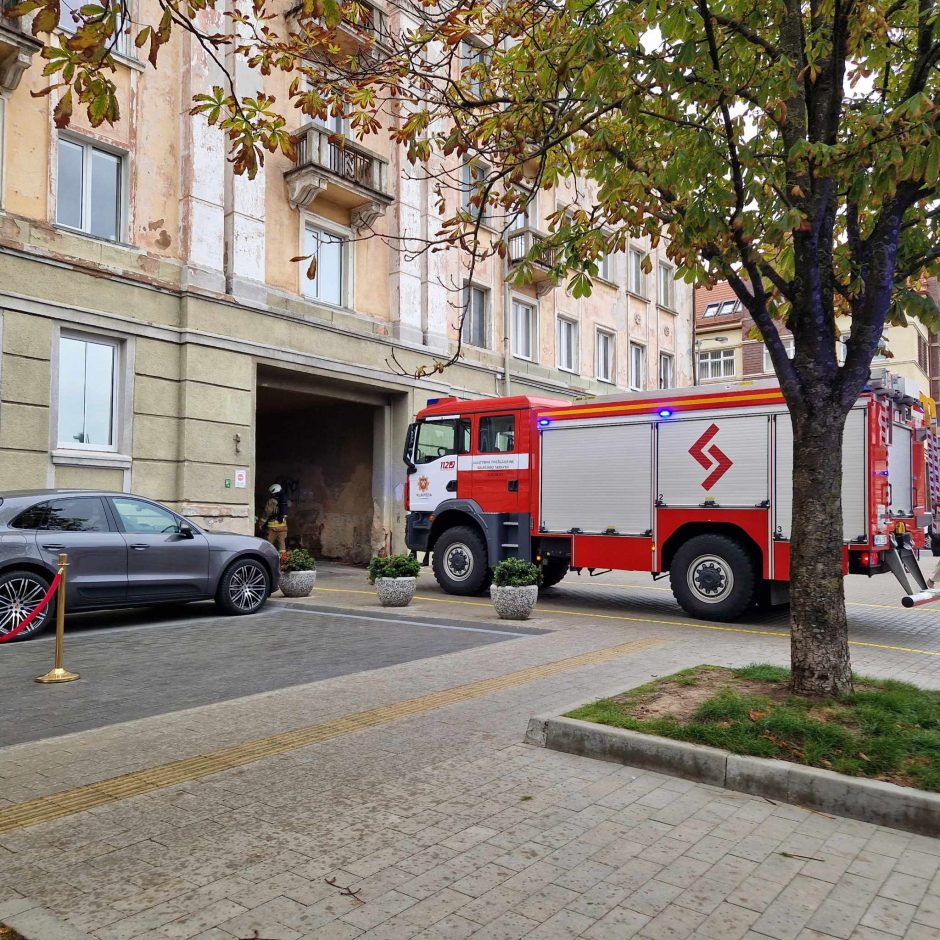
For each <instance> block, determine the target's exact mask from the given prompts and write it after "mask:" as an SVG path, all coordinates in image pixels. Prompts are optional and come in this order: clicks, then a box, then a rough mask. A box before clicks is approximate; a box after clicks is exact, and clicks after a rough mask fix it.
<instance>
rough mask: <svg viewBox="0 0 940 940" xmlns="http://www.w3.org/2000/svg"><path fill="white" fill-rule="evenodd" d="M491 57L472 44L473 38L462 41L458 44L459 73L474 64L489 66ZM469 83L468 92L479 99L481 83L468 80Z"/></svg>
mask: <svg viewBox="0 0 940 940" xmlns="http://www.w3.org/2000/svg"><path fill="white" fill-rule="evenodd" d="M491 59H492V55H491V53H490V51H489V50H488V49H486V48H485V47H484V46H482V45H480V43H478V42H474V41H473V38H467V39H464V40H463V42H461V44H460V66H461V72H462V71H463V70H464V69H467V68H470V67H471V66H472V65H473V64H474V63H475V62H482V63H484V64H489V62H490V60H491ZM468 81H469V82H470V91H471V92H473V94H474V95H476V96H477V97H478V98H479V97H480V88H481V82H480V81H479V80H478V79H472V78H471V79H468Z"/></svg>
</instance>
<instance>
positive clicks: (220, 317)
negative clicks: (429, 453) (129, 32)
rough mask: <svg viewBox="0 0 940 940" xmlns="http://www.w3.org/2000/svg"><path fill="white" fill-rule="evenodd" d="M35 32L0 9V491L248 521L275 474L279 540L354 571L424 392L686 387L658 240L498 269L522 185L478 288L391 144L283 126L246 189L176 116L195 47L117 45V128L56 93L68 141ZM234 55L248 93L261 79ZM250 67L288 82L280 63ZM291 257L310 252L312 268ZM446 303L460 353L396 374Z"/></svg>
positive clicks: (328, 129) (682, 328) (280, 89)
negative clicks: (283, 526)
mask: <svg viewBox="0 0 940 940" xmlns="http://www.w3.org/2000/svg"><path fill="white" fill-rule="evenodd" d="M152 2H153V0H140V4H141V6H146V5H147V4H150V3H152ZM154 6H155V4H154ZM66 7H67V5H66V4H63V10H66ZM285 9H287V4H285ZM374 12H375V17H376V22H379V21H381V22H382V24H383V28H388V29H396V28H401V24H400V22H399V21H398V19H397V18H398V17H400V16H401V14H400V13H399V12H395V11H393V10H392V9H391V8H389V10H387V11H386V10H383V9H381V8H380V7H376V8H375V11H374ZM62 28H63V29H68V22H67V20H66V17H65V16H63V20H62ZM37 49H38V44H37V43H36V42H35V40H33V39H32V38H31V37H30V36H29V35H28V34H27V33H26V32H25V31H24V28H23V26H22V24H21V23H20V22H17V21H6V22H4V23H3V24H2V26H0V84H2V95H0V130H2V141H3V145H2V160H0V344H2V346H0V348H2V358H0V490H3V489H13V488H16V489H21V488H34V487H46V486H55V487H102V488H106V489H110V490H120V491H128V492H135V493H138V494H141V495H145V496H148V497H152V498H155V499H158V500H161V501H163V502H166V503H168V504H170V505H172V506H173V507H175V508H177V509H178V510H179V511H181V512H184V513H186V514H188V515H190V516H191V517H193V518H194V519H195V520H196V521H198V522H200V523H202V524H204V525H207V526H209V527H214V528H224V529H229V530H236V531H243V532H248V531H251V530H252V528H253V525H254V514H255V512H256V507H257V506H258V505H259V501H260V500H261V496H262V493H263V492H264V490H265V489H266V487H267V486H268V485H269V484H270V483H272V482H275V481H278V482H282V483H283V484H284V485H286V486H287V487H288V490H289V492H290V495H291V516H290V518H291V537H290V541H291V542H292V543H294V544H304V545H305V546H307V547H309V548H311V549H312V550H313V551H315V552H317V553H318V554H319V555H321V556H323V557H332V558H340V559H345V560H351V561H362V560H364V559H365V558H366V557H368V555H369V554H370V553H371V552H373V551H377V550H381V549H383V548H384V549H389V548H399V547H401V544H402V542H401V533H402V529H403V522H404V508H403V482H404V474H403V466H402V463H401V459H400V454H401V449H402V444H403V439H404V432H405V429H406V426H407V424H408V422H409V421H410V420H411V418H412V416H413V415H414V413H415V412H416V411H417V410H418V409H419V408H421V407H423V405H424V403H425V401H426V400H427V399H428V398H431V397H438V396H441V395H447V394H455V395H458V396H461V397H467V398H470V397H480V396H494V395H502V394H506V393H512V394H527V393H531V394H538V395H555V396H558V397H560V398H568V397H573V396H577V395H591V394H607V393H609V392H611V391H615V390H617V389H630V388H636V389H646V388H656V387H658V386H660V385H665V386H680V385H686V384H689V383H690V382H691V381H692V349H693V323H692V321H693V296H692V290H691V288H690V287H688V286H687V285H686V284H684V283H683V282H681V281H677V280H676V279H675V271H674V268H673V267H672V265H671V263H670V262H669V260H668V259H667V258H666V256H665V253H664V252H663V250H662V248H659V249H656V250H653V251H652V252H650V248H649V245H648V244H646V243H642V242H638V243H636V244H634V245H631V246H630V247H629V249H628V250H627V251H626V252H625V253H622V254H619V255H617V256H612V257H610V258H607V259H604V260H603V262H602V264H601V276H600V278H599V279H598V281H597V283H596V286H595V289H594V292H593V294H592V296H591V297H589V298H581V299H575V298H573V297H572V296H570V295H569V294H568V292H566V290H565V287H564V284H557V283H555V281H554V280H552V278H551V277H550V276H549V271H548V270H547V269H543V268H538V266H537V271H536V274H535V275H534V277H533V278H532V279H531V281H530V282H529V283H527V284H525V285H522V286H517V285H516V284H514V283H513V279H512V275H513V272H514V270H515V269H516V266H517V265H518V263H519V261H520V260H521V259H522V258H523V257H524V255H525V253H526V251H527V250H528V248H529V247H530V246H531V245H532V243H533V241H534V240H537V239H538V238H539V237H540V233H541V231H542V229H543V228H544V227H545V221H544V220H545V219H546V218H547V216H548V215H549V213H551V212H554V211H555V210H556V208H557V207H558V206H559V205H562V204H564V201H565V199H566V198H568V194H567V193H566V192H565V191H564V190H560V191H558V192H549V193H544V192H543V193H539V194H538V195H537V197H536V198H535V199H534V200H533V203H532V204H531V205H530V206H529V209H528V211H527V213H526V216H525V218H520V219H518V220H515V221H514V223H513V230H512V232H511V233H510V236H509V252H508V255H509V256H508V258H506V259H499V258H496V257H493V258H489V259H487V260H486V261H484V262H482V263H481V264H479V265H477V266H475V268H474V270H473V276H472V280H470V279H468V268H467V264H466V259H465V258H462V257H461V256H460V255H458V254H457V253H456V252H454V251H446V252H438V253H423V254H412V253H409V252H405V251H403V250H401V247H400V244H399V242H398V241H397V240H396V239H397V238H398V237H400V236H402V235H403V234H406V233H409V234H414V233H425V234H426V233H429V232H433V231H435V230H436V227H437V223H438V222H439V218H438V217H437V216H436V214H435V212H434V209H433V200H432V198H431V196H432V194H431V192H430V188H429V183H428V182H427V181H425V180H422V179H420V178H419V177H420V174H417V173H415V171H414V170H413V169H410V168H409V167H408V166H407V164H405V161H403V159H402V156H401V154H400V153H399V152H398V151H397V150H396V149H395V148H394V147H393V145H392V144H391V143H390V142H389V141H388V140H387V138H386V137H385V136H383V135H379V136H377V137H372V138H370V139H369V140H368V142H367V143H365V144H364V143H360V142H357V141H355V140H354V139H352V138H347V140H346V143H345V146H343V145H342V143H341V142H340V139H339V138H338V137H337V136H336V135H337V133H344V132H345V131H346V130H347V128H345V127H343V125H342V122H341V121H340V120H339V119H336V120H334V121H333V122H331V124H330V126H325V125H320V124H319V123H316V122H310V123H303V119H302V118H301V119H300V120H298V125H297V127H296V129H295V130H296V132H297V139H298V156H297V159H296V161H294V162H291V161H289V160H288V159H286V158H285V157H283V156H282V155H280V154H278V155H273V156H271V155H269V156H268V157H267V160H266V162H265V165H264V167H263V169H262V170H261V171H260V172H259V173H258V175H257V176H256V177H255V178H254V179H248V178H247V177H244V176H239V175H236V174H235V173H234V172H233V171H232V167H231V165H230V164H229V163H228V162H227V160H226V147H225V141H224V139H223V136H222V134H221V132H220V131H219V130H218V129H216V128H212V127H209V126H208V125H207V124H206V122H205V120H204V119H203V118H202V117H198V116H192V115H191V114H190V113H189V111H190V104H191V99H192V95H193V94H194V93H196V92H200V91H206V90H208V89H209V88H211V86H212V85H213V84H216V83H219V78H220V76H219V75H218V74H217V71H216V68H215V66H214V65H213V63H212V62H211V61H210V59H209V58H208V57H207V55H206V54H205V52H204V51H203V50H202V49H201V48H200V47H199V45H198V43H197V42H196V41H195V40H194V39H193V38H192V37H189V36H186V35H180V36H178V37H176V38H175V39H174V41H173V42H172V43H171V44H170V45H169V46H168V47H167V48H165V49H164V50H162V52H161V57H160V65H159V68H158V69H157V70H153V69H151V68H150V67H149V66H145V65H144V64H143V63H142V62H141V61H139V60H138V59H137V58H135V55H134V50H133V47H132V45H131V44H127V46H126V48H124V50H123V53H122V54H121V55H120V56H119V57H118V66H117V69H118V71H117V73H116V74H115V75H114V80H115V81H116V83H117V86H118V89H119V96H120V105H121V114H122V119H121V121H120V122H119V123H117V124H116V125H114V126H113V127H111V126H107V125H102V126H100V127H98V128H92V127H91V126H89V124H88V122H87V120H86V119H85V117H84V115H83V114H81V113H79V112H78V111H76V114H75V117H74V119H73V121H72V124H71V126H70V127H69V128H68V130H63V131H59V130H57V129H56V128H55V126H54V123H53V120H52V111H53V108H54V107H55V104H56V93H52V94H50V95H47V96H43V97H37V96H35V95H34V94H31V93H35V92H39V91H41V90H43V89H44V87H45V86H46V84H47V82H48V81H49V79H46V78H43V77H42V75H41V60H40V59H39V57H38V55H37ZM229 65H230V67H231V70H232V72H233V74H234V76H235V82H236V86H237V89H238V91H239V92H240V93H247V92H250V91H256V90H257V87H258V86H257V83H258V81H259V77H258V75H257V74H256V73H255V72H253V71H251V70H249V69H248V68H247V67H245V66H244V64H243V63H240V62H234V61H232V62H230V63H229ZM265 81H266V83H267V84H266V86H265V90H266V91H267V92H269V93H272V94H275V95H276V96H277V97H278V99H279V100H285V99H286V96H287V85H288V80H287V78H285V77H283V76H272V77H271V78H270V79H269V80H268V79H265ZM453 198H454V199H458V198H460V193H454V195H453ZM647 254H650V260H651V262H652V273H651V274H649V275H647V274H645V273H644V272H643V269H642V260H643V258H644V257H645V256H646V255H647ZM298 255H308V256H315V257H316V258H317V266H316V274H315V277H313V278H309V277H307V274H306V267H307V265H306V264H297V263H295V262H292V260H291V259H292V258H294V257H295V256H298ZM464 302H466V303H468V305H469V314H468V316H467V318H466V321H465V323H464V328H463V337H462V339H463V342H462V356H461V358H460V360H459V361H458V363H457V364H455V365H454V366H452V367H450V368H448V369H447V370H446V371H445V372H444V373H443V375H438V376H435V377H433V378H422V379H417V378H415V377H414V370H415V369H416V368H417V367H418V366H419V365H421V364H427V363H429V362H430V361H431V357H439V358H446V357H447V356H448V355H450V354H451V353H452V352H453V351H454V349H455V348H456V343H457V339H458V336H457V321H458V319H459V315H460V308H461V306H462V304H463V303H464ZM396 362H397V363H400V364H401V368H399V367H398V365H397V364H396Z"/></svg>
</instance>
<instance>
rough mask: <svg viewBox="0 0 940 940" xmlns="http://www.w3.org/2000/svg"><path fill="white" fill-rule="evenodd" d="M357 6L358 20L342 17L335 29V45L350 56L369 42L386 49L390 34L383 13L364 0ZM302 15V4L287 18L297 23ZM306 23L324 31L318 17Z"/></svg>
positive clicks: (323, 26)
mask: <svg viewBox="0 0 940 940" xmlns="http://www.w3.org/2000/svg"><path fill="white" fill-rule="evenodd" d="M358 6H359V8H360V10H361V14H360V16H359V17H358V19H353V18H352V17H350V16H344V17H343V19H342V20H341V21H340V23H339V25H338V26H337V27H336V30H335V36H334V37H333V38H334V41H335V43H336V45H337V46H339V48H340V49H342V50H343V51H344V52H346V53H351V54H352V53H356V52H359V51H360V50H361V49H362V47H363V46H365V45H366V44H368V43H370V42H371V43H372V44H373V46H375V47H378V48H379V49H386V48H388V45H389V39H390V36H391V34H390V33H389V27H388V17H387V16H386V15H385V12H384V11H383V10H380V9H379V8H378V7H376V6H374V5H373V4H371V3H367V2H365V0H360V2H359V3H358ZM302 13H303V4H300V5H298V6H295V7H294V8H293V9H291V10H290V11H289V12H288V13H287V16H288V17H290V18H293V19H295V20H298V21H299V20H300V17H301V14H302ZM307 22H308V23H313V24H315V25H316V26H319V27H320V28H321V29H326V23H325V22H324V21H323V20H322V19H321V18H320V17H312V18H310V19H308V20H307Z"/></svg>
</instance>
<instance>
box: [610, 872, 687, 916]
mask: <svg viewBox="0 0 940 940" xmlns="http://www.w3.org/2000/svg"><path fill="white" fill-rule="evenodd" d="M680 894H682V888H678V887H676V886H675V885H671V884H667V883H666V882H665V881H658V880H656V879H655V878H653V879H651V880H649V881H647V882H646V884H645V885H643V887H642V888H640V889H639V890H638V891H634V892H633V894H631V895H629V896H628V897H627V898H625V899H624V901H623V906H624V907H627V908H629V909H630V910H632V911H636V912H637V913H638V914H646V915H647V916H648V917H655V916H656V915H657V914H661V913H662V912H663V911H664V910H665V909H666V908H667V907H669V906H670V905H671V904H672V902H673V901H675V899H676V898H677V897H678V896H679V895H680Z"/></svg>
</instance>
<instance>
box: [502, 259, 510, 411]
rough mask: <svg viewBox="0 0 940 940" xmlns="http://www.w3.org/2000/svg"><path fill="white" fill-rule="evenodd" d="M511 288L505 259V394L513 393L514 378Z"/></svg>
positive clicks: (507, 263) (506, 395)
mask: <svg viewBox="0 0 940 940" xmlns="http://www.w3.org/2000/svg"><path fill="white" fill-rule="evenodd" d="M510 294H511V291H510V289H509V261H508V260H504V261H503V395H504V396H505V397H506V398H508V397H509V396H510V395H511V394H512V379H511V378H510V377H509V367H510V366H511V365H512V298H511V296H510Z"/></svg>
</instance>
